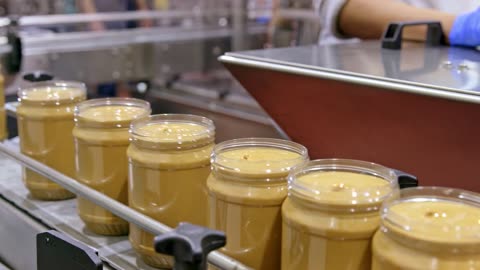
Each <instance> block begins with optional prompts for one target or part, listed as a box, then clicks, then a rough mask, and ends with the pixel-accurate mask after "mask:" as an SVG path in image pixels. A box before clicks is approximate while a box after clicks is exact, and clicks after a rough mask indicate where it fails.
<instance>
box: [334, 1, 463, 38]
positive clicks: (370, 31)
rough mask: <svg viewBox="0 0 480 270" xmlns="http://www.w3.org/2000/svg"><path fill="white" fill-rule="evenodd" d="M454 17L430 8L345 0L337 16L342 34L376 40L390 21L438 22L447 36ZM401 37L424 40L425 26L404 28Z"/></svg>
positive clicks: (399, 3)
mask: <svg viewBox="0 0 480 270" xmlns="http://www.w3.org/2000/svg"><path fill="white" fill-rule="evenodd" d="M455 18H456V16H455V15H453V14H448V13H445V12H442V11H438V10H433V9H424V8H417V7H413V6H410V5H408V4H405V3H402V2H397V1H393V0H348V1H347V2H346V4H345V5H344V6H343V8H342V9H341V10H340V14H339V16H338V21H337V23H338V25H337V27H338V28H339V31H340V32H341V33H342V34H345V35H347V36H352V37H358V38H362V39H378V38H380V37H381V35H382V33H383V32H384V31H385V29H386V28H387V26H388V24H389V23H390V22H395V21H422V20H431V21H440V22H441V23H442V26H443V29H444V32H445V36H446V37H448V36H449V33H450V31H451V28H452V25H453V22H454V20H455ZM403 36H404V38H406V39H411V40H424V39H425V27H407V28H405V30H404V35H403Z"/></svg>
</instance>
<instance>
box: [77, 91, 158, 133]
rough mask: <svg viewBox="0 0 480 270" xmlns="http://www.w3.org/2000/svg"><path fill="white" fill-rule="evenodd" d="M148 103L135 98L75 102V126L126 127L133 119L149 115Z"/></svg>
mask: <svg viewBox="0 0 480 270" xmlns="http://www.w3.org/2000/svg"><path fill="white" fill-rule="evenodd" d="M150 113H151V109H150V103H148V102H147V101H144V100H140V99H136V98H99V99H91V100H87V101H84V102H81V103H79V104H77V106H76V107H75V113H74V114H75V123H76V125H77V126H89V127H117V128H128V127H129V126H130V123H131V122H132V121H133V120H135V119H140V118H145V117H147V116H148V115H150Z"/></svg>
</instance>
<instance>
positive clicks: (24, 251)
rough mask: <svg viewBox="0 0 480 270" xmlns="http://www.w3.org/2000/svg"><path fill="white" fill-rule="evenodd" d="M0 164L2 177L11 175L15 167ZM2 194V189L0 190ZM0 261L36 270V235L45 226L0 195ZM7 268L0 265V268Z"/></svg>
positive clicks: (12, 265)
mask: <svg viewBox="0 0 480 270" xmlns="http://www.w3.org/2000/svg"><path fill="white" fill-rule="evenodd" d="M3 165H4V164H0V167H1V169H2V177H5V178H7V177H12V176H13V175H15V174H16V170H15V168H7V167H4V166H3ZM0 194H2V195H3V191H1V192H0ZM0 217H1V222H0V243H1V244H0V261H3V262H5V263H6V264H8V265H9V266H10V267H12V268H13V269H22V270H36V269H37V260H36V258H37V254H36V252H37V250H36V235H37V234H38V233H40V232H44V231H46V230H47V228H46V227H45V226H43V225H41V224H40V223H38V222H37V221H35V220H33V219H32V218H31V217H29V216H27V215H26V214H25V213H24V212H22V211H20V210H19V209H17V208H15V207H14V206H12V205H11V204H10V203H9V202H7V201H5V200H4V199H3V198H1V197H0ZM2 269H8V268H6V267H5V268H4V267H2V264H0V270H2Z"/></svg>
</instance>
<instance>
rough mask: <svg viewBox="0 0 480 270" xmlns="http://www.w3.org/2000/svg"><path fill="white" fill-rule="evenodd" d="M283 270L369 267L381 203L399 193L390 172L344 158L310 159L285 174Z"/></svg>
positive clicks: (348, 269) (395, 179)
mask: <svg viewBox="0 0 480 270" xmlns="http://www.w3.org/2000/svg"><path fill="white" fill-rule="evenodd" d="M288 182H289V193H288V198H287V199H286V200H285V202H284V203H283V206H282V217H283V227H282V268H281V269H282V270H290V269H291V270H293V269H295V270H296V269H302V270H331V269H343V270H370V267H371V252H370V243H371V238H372V236H373V234H374V233H375V231H376V230H377V229H378V227H379V225H380V214H379V210H380V206H381V204H382V202H383V201H384V200H385V199H386V198H387V197H388V196H398V190H399V187H398V183H397V176H396V173H395V171H394V170H392V169H389V168H386V167H383V166H381V165H378V164H374V163H370V162H364V161H357V160H346V159H323V160H315V161H311V162H309V163H308V164H306V165H305V166H299V167H297V168H295V169H294V170H293V171H292V173H291V174H290V176H289V179H288Z"/></svg>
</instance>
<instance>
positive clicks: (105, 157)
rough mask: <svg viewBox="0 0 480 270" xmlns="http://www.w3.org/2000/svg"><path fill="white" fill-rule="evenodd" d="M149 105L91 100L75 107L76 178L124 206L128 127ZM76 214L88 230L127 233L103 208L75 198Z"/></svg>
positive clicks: (123, 224) (124, 224)
mask: <svg viewBox="0 0 480 270" xmlns="http://www.w3.org/2000/svg"><path fill="white" fill-rule="evenodd" d="M150 112H151V110H150V104H149V103H148V102H146V101H143V100H139V99H133V98H102V99H92V100H88V101H85V102H82V103H80V104H78V106H77V107H76V108H75V128H74V129H73V136H74V138H75V150H76V172H77V177H76V179H77V180H78V181H79V182H81V183H83V184H85V185H87V186H89V187H91V188H93V189H95V190H97V191H100V192H102V193H104V194H105V195H107V196H109V197H111V198H112V199H115V200H117V201H119V202H121V203H124V204H127V203H128V197H127V188H128V187H127V178H128V161H127V147H128V145H129V131H128V130H129V127H130V123H131V122H132V121H133V120H134V119H139V118H144V117H147V116H148V115H149V114H150ZM78 213H79V215H80V218H81V219H82V220H83V221H84V222H85V224H86V226H87V228H88V229H90V230H91V231H93V232H95V233H97V234H102V235H123V234H127V233H128V223H127V222H126V221H124V220H122V219H120V218H118V217H117V216H115V215H113V214H112V213H111V212H109V211H107V210H106V209H104V208H102V207H100V206H97V205H96V204H94V203H92V202H90V201H88V200H86V199H84V198H78Z"/></svg>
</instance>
